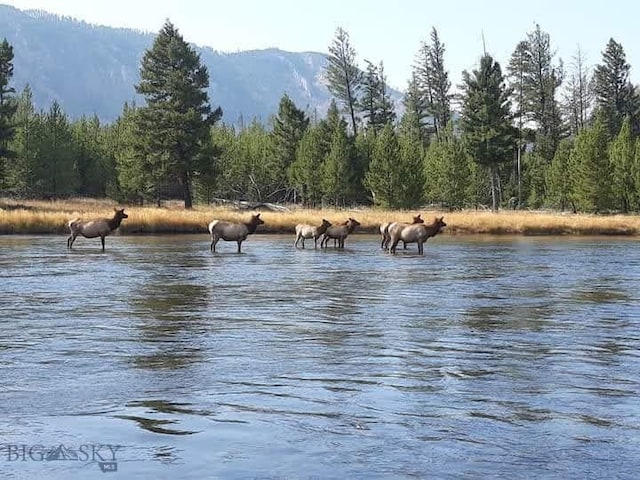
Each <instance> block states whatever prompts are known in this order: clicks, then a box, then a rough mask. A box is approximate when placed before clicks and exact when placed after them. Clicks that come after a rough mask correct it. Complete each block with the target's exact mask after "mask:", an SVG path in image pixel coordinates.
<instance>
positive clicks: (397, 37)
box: [0, 0, 640, 89]
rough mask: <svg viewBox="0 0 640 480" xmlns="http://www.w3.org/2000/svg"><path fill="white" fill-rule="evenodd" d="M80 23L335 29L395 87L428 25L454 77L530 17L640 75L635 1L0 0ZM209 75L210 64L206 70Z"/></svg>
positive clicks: (235, 30)
mask: <svg viewBox="0 0 640 480" xmlns="http://www.w3.org/2000/svg"><path fill="white" fill-rule="evenodd" d="M0 2H2V3H5V4H9V5H13V6H15V7H18V8H20V9H32V8H36V9H42V10H46V11H48V12H52V13H57V14H62V15H66V16H71V17H74V18H76V19H79V20H84V21H86V22H89V23H94V24H99V25H108V26H113V27H128V28H135V29H138V30H144V31H149V32H157V31H158V30H160V28H161V27H162V24H163V23H164V21H165V20H166V19H170V20H171V21H172V22H173V24H174V25H175V26H176V27H178V29H179V30H180V32H181V33H182V35H183V36H184V38H185V39H186V40H187V41H189V42H193V43H195V44H198V45H205V46H210V47H212V48H214V49H216V50H219V51H224V52H234V51H238V50H248V49H262V48H268V47H278V48H281V49H283V50H289V51H308V50H312V51H318V52H326V51H327V49H328V45H329V44H330V43H331V40H332V38H333V36H334V33H335V30H336V28H337V27H342V28H344V29H345V30H346V31H347V32H348V33H349V35H350V38H351V43H352V45H353V46H354V48H355V50H356V53H357V57H358V61H359V62H360V64H361V65H364V59H367V60H371V61H373V62H374V63H378V62H380V61H383V62H384V65H385V71H386V73H387V77H388V82H389V83H390V84H391V85H392V86H394V87H396V88H401V89H404V87H405V86H406V83H407V80H408V78H409V76H410V72H411V65H412V63H413V61H414V57H415V54H416V52H417V51H418V49H419V47H420V43H421V42H422V41H424V40H427V39H428V36H429V32H430V31H431V28H432V27H433V26H435V27H436V28H437V29H438V33H439V34H440V38H441V40H442V41H443V42H444V43H445V46H446V53H445V63H446V67H447V69H448V70H449V75H450V78H451V79H452V81H453V83H454V84H457V83H459V81H460V76H461V75H460V74H461V72H462V70H465V69H466V70H471V69H472V68H474V66H475V65H476V62H477V61H478V59H479V57H480V55H481V54H482V50H483V47H482V36H483V33H484V38H485V44H486V48H487V51H488V52H489V53H490V54H492V55H493V56H494V57H495V58H496V59H497V60H498V61H499V62H500V63H501V64H502V65H503V68H504V66H505V65H506V63H507V62H508V59H509V56H510V55H511V52H513V50H514V48H515V46H516V44H517V42H518V41H520V40H522V39H523V38H524V37H525V35H526V33H527V32H529V31H531V30H533V29H534V28H535V23H539V24H540V26H541V28H542V29H543V30H544V31H546V32H548V33H549V34H550V35H551V42H552V45H553V46H554V48H555V49H556V51H557V57H558V58H562V59H563V61H564V63H565V64H568V63H570V61H571V58H572V56H573V55H574V54H575V52H576V50H577V48H578V46H580V48H581V49H582V51H583V54H585V55H586V58H587V61H588V63H589V64H590V65H593V64H596V63H599V62H600V61H601V53H602V50H603V49H604V47H605V45H606V43H607V41H608V40H609V38H611V37H613V38H614V39H615V40H616V41H618V42H620V43H621V44H622V45H623V47H624V49H625V52H626V54H627V61H628V62H629V63H630V64H631V67H632V69H631V78H632V80H633V81H634V82H638V79H639V78H640V74H639V73H638V72H639V71H640V33H639V32H640V29H638V19H639V18H640V3H639V2H636V1H634V0H618V1H611V2H603V1H599V0H598V1H596V0H580V1H577V0H553V1H552V0H536V1H531V2H526V3H525V2H517V1H515V0H512V1H508V0H486V1H484V2H483V1H479V0H457V1H456V0H453V1H452V0H439V1H434V0H398V1H395V2H394V1H388V0H387V1H384V2H382V1H379V0H322V1H304V0H224V1H219V0H0ZM211 73H212V75H213V76H215V72H211Z"/></svg>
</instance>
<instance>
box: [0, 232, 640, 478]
mask: <svg viewBox="0 0 640 480" xmlns="http://www.w3.org/2000/svg"><path fill="white" fill-rule="evenodd" d="M65 242H66V237H64V236H4V237H0V272H1V279H0V311H1V312H2V318H1V319H0V434H1V437H0V438H1V440H0V443H1V445H0V472H1V473H2V478H10V479H38V478H42V479H65V480H66V479H75V478H78V479H80V478H82V479H84V478H113V479H116V478H150V479H160V478H168V479H169V478H171V479H173V478H180V479H191V478H193V479H204V478H220V479H279V480H284V479H347V478H349V479H351V478H354V479H377V478H380V479H383V478H438V479H440V478H442V479H467V478H468V479H479V478H505V479H507V478H508V479H520V478H521V479H531V478H557V479H585V478H589V479H591V478H593V479H603V478H629V479H631V478H637V475H638V471H640V401H639V398H640V347H639V345H640V343H639V342H640V302H639V300H640V275H639V272H640V255H639V253H638V252H639V249H638V242H637V240H636V239H633V238H611V237H599V238H582V237H570V238H560V237H485V236H469V237H455V236H447V235H442V236H438V237H436V238H434V239H431V240H430V241H429V242H428V243H427V245H426V246H425V255H424V256H420V255H417V252H416V247H415V245H413V246H410V247H409V249H408V250H407V251H401V249H400V248H399V250H398V251H399V253H398V254H397V255H395V256H393V255H389V254H386V253H383V252H382V251H381V250H380V248H379V242H378V239H377V238H376V237H373V236H370V235H355V236H353V237H350V238H349V239H347V245H346V248H345V249H344V250H343V251H341V250H336V249H333V248H328V249H326V250H320V249H318V250H314V249H313V242H309V241H307V248H306V249H305V250H302V249H294V248H293V235H291V236H278V235H255V236H251V237H250V238H249V239H248V240H247V241H246V242H245V243H244V244H243V253H242V254H236V253H235V250H236V246H235V243H225V242H220V243H219V244H218V252H217V253H216V254H212V253H211V252H210V251H209V242H208V239H207V238H206V236H203V235H195V236H186V235H182V236H114V237H109V238H108V239H107V250H106V252H105V253H102V252H100V242H99V240H95V239H94V240H87V239H84V238H79V239H78V241H77V242H76V244H75V246H74V249H73V251H70V252H68V251H67V249H66V244H65ZM310 245H311V248H309V246H310ZM101 471H105V472H107V473H105V475H106V476H105V477H102V476H100V475H102V473H101Z"/></svg>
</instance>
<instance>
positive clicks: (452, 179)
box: [424, 127, 471, 209]
mask: <svg viewBox="0 0 640 480" xmlns="http://www.w3.org/2000/svg"><path fill="white" fill-rule="evenodd" d="M445 133H446V134H445ZM469 164H470V160H469V156H468V154H467V152H466V151H465V148H464V145H463V143H462V142H461V141H460V140H459V139H457V138H456V137H455V136H454V135H453V132H452V129H451V128H450V127H449V128H448V129H447V131H446V132H443V134H442V135H441V136H440V138H438V139H437V140H436V141H434V142H432V143H431V145H429V149H428V150H427V154H426V156H425V162H424V177H425V178H426V179H427V182H426V184H425V192H426V195H427V200H428V201H430V202H434V203H440V204H442V205H446V206H447V207H448V208H450V209H457V208H463V207H464V205H465V203H466V200H467V194H468V190H469V187H470V179H471V170H470V167H469Z"/></svg>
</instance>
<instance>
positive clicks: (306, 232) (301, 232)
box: [293, 218, 331, 248]
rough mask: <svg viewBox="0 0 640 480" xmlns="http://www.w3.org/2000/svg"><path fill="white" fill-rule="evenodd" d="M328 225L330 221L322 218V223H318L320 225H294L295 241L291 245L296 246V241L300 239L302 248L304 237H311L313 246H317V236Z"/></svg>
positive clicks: (319, 235)
mask: <svg viewBox="0 0 640 480" xmlns="http://www.w3.org/2000/svg"><path fill="white" fill-rule="evenodd" d="M330 226H331V222H330V221H329V220H326V219H324V218H323V219H322V224H320V226H313V225H307V224H304V223H300V224H298V225H296V241H295V243H294V244H293V246H294V247H297V246H298V242H299V241H300V240H302V248H304V239H305V238H313V248H317V246H318V238H320V237H321V236H322V235H323V234H324V232H326V231H327V228H329V227H330Z"/></svg>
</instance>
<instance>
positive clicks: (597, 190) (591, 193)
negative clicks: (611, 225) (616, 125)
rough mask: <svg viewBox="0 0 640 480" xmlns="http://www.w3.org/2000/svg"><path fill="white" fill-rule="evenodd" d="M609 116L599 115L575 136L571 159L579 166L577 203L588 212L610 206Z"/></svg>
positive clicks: (606, 208) (576, 189)
mask: <svg viewBox="0 0 640 480" xmlns="http://www.w3.org/2000/svg"><path fill="white" fill-rule="evenodd" d="M608 146H609V145H608V134H607V124H606V119H605V118H603V117H601V116H596V119H595V122H594V124H593V126H592V127H590V128H585V129H584V130H582V131H581V132H580V134H579V135H578V136H577V137H576V141H575V147H574V149H573V150H572V152H571V157H570V162H571V164H572V165H575V168H576V184H575V193H576V204H577V205H578V207H579V208H580V209H582V210H585V211H588V212H602V211H605V210H608V209H609V208H610V207H611V200H610V199H611V188H610V187H611V185H610V182H611V171H610V167H609V155H608V153H609V152H608Z"/></svg>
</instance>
